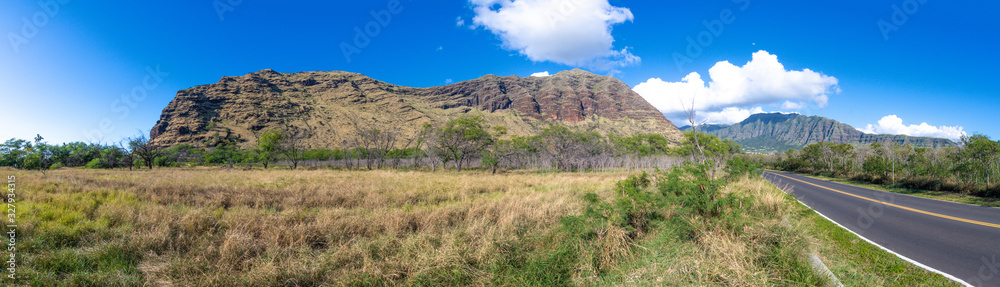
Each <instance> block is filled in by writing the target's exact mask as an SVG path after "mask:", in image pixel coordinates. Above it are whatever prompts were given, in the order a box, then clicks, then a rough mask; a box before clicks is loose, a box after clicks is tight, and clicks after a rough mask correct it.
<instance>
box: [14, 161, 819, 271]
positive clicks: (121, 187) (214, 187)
mask: <svg viewBox="0 0 1000 287" xmlns="http://www.w3.org/2000/svg"><path fill="white" fill-rule="evenodd" d="M705 168H707V165H706V166H702V167H693V166H686V167H684V168H678V169H675V170H672V171H670V172H662V173H655V174H653V175H645V174H642V175H637V174H635V173H633V174H632V176H628V174H626V173H503V174H496V175H493V174H490V173H488V172H486V171H477V172H469V173H461V174H459V173H451V172H436V173H428V172H416V171H415V172H399V171H379V170H375V171H336V170H294V171H293V170H274V169H271V170H249V171H237V170H229V169H221V168H193V169H157V170H141V171H133V172H126V171H116V170H89V169H60V170H54V171H49V172H47V173H46V174H44V175H43V174H41V173H38V172H25V171H18V170H13V169H5V170H4V171H6V172H8V173H11V174H15V175H17V177H18V183H19V184H20V187H19V190H21V191H20V194H19V198H20V204H21V207H20V210H19V211H18V214H19V216H20V218H21V220H22V221H21V222H22V223H21V226H20V228H21V229H20V231H19V232H21V236H23V237H22V238H23V240H22V241H19V244H20V245H19V246H18V248H19V256H21V258H23V259H22V260H23V261H22V262H21V263H20V264H21V265H20V266H22V267H21V268H22V269H21V270H19V274H20V276H21V279H20V280H21V281H20V282H21V283H24V284H26V285H32V286H55V285H64V286H94V285H97V286H143V285H146V286H386V285H388V286H498V285H499V286H560V285H598V286H600V285H621V284H630V285H631V284H635V285H729V286H773V285H781V286H801V285H820V284H823V283H824V282H825V279H824V278H822V277H821V276H818V275H816V273H815V272H813V271H812V269H811V268H810V267H809V265H808V264H807V263H806V261H805V256H807V254H808V252H811V251H812V250H815V249H816V248H815V247H814V243H812V242H813V240H812V239H810V237H809V235H808V234H807V233H806V232H804V231H802V230H803V229H801V228H799V227H798V226H799V224H800V223H799V221H798V220H797V217H798V215H797V214H798V213H799V212H800V211H801V210H800V209H801V207H796V206H795V205H794V204H793V202H794V200H792V199H790V198H788V197H786V196H785V195H784V194H783V193H781V192H780V191H778V190H777V189H775V188H774V187H773V186H770V185H769V184H768V183H767V182H766V181H764V180H762V179H760V178H759V177H754V176H749V177H748V176H735V175H733V176H732V177H730V181H729V182H728V183H725V182H724V181H721V180H711V179H708V178H706V177H705V174H704V172H705V170H704V169H705ZM743 172H746V170H744V171H743ZM724 183H725V184H724ZM695 191H697V192H695ZM784 218H789V219H790V220H791V222H792V223H793V224H792V225H791V226H790V225H786V224H783V219H784Z"/></svg>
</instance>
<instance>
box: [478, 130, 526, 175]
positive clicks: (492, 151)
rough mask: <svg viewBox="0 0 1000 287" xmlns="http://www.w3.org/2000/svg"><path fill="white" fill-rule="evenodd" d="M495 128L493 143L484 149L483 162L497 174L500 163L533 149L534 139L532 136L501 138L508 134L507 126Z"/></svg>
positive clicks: (492, 172)
mask: <svg viewBox="0 0 1000 287" xmlns="http://www.w3.org/2000/svg"><path fill="white" fill-rule="evenodd" d="M493 130H494V133H493V134H492V136H493V145H491V146H490V147H488V148H486V149H485V150H483V155H482V162H483V165H485V166H487V167H489V168H490V173H491V174H496V173H497V167H498V166H500V164H502V163H504V162H508V161H510V158H511V157H513V156H514V155H516V154H519V153H521V152H525V151H528V150H530V149H532V147H531V143H532V141H531V138H530V137H521V136H514V137H511V138H510V139H501V138H503V136H505V135H506V134H507V127H503V126H500V127H494V128H493Z"/></svg>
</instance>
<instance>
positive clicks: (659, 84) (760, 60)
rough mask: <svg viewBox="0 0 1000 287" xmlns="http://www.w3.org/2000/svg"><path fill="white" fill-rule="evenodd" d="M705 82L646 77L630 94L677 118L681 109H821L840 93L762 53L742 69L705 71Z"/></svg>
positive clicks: (832, 83)
mask: <svg viewBox="0 0 1000 287" xmlns="http://www.w3.org/2000/svg"><path fill="white" fill-rule="evenodd" d="M708 75H709V77H710V81H709V82H708V83H706V82H705V81H704V80H702V78H701V75H700V74H698V73H696V72H695V73H691V74H688V75H687V76H685V77H684V78H682V79H681V81H680V82H667V81H663V80H662V79H660V78H652V79H649V80H647V81H645V82H643V83H641V84H639V85H637V86H635V88H634V89H633V90H635V92H637V93H639V95H641V96H642V97H643V98H645V99H646V101H649V103H650V104H652V105H653V106H655V107H656V108H657V109H659V110H660V111H661V112H663V113H664V114H667V115H668V116H669V115H678V114H683V111H684V110H685V106H686V107H687V108H691V105H692V102H693V103H694V110H696V111H721V110H723V109H725V108H728V107H746V106H752V105H777V104H778V103H781V102H784V103H783V104H782V106H783V108H786V109H800V108H804V107H805V106H806V104H807V103H810V102H811V103H814V104H816V105H817V106H819V107H825V106H826V104H827V103H828V102H829V99H830V98H829V95H830V94H836V93H840V88H839V86H838V80H837V78H834V77H831V76H827V75H824V74H822V73H818V72H814V71H812V70H809V69H804V70H801V71H789V70H786V69H785V66H784V65H782V64H781V63H780V62H778V57H777V56H775V55H771V54H770V53H768V52H767V51H764V50H760V51H758V52H756V53H753V58H752V59H751V60H750V62H747V63H746V64H745V65H743V66H742V67H739V66H736V65H733V64H731V63H729V62H728V61H722V62H718V63H716V64H715V66H713V67H712V68H711V69H709V70H708Z"/></svg>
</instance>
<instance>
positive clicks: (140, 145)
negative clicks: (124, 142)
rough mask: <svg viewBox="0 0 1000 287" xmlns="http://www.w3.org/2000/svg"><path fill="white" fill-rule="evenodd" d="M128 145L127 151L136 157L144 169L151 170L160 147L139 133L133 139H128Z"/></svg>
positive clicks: (158, 154)
mask: <svg viewBox="0 0 1000 287" xmlns="http://www.w3.org/2000/svg"><path fill="white" fill-rule="evenodd" d="M128 145H129V150H131V151H132V153H133V154H135V156H138V157H139V159H140V160H142V162H143V163H144V164H145V165H146V167H148V168H149V169H153V161H154V160H156V157H157V156H160V147H158V146H156V145H155V144H153V143H151V142H149V138H148V137H146V134H145V133H143V132H141V131H140V132H139V134H138V135H136V136H135V137H132V138H129V139H128Z"/></svg>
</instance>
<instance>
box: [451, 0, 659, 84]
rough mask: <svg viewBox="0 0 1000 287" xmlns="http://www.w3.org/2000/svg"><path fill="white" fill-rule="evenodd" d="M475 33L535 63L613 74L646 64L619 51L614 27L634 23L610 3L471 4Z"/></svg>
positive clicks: (516, 0)
mask: <svg viewBox="0 0 1000 287" xmlns="http://www.w3.org/2000/svg"><path fill="white" fill-rule="evenodd" d="M469 2H470V3H471V4H472V5H473V11H474V12H475V14H476V16H475V17H474V18H473V19H472V21H473V23H474V25H475V26H476V27H484V28H485V29H487V30H490V31H491V32H493V34H496V35H497V36H498V37H500V39H501V40H502V41H503V45H504V47H505V48H506V49H509V50H515V51H518V52H519V53H521V54H523V55H525V56H527V57H528V59H531V60H532V61H537V62H542V61H551V62H555V63H559V64H564V65H570V66H588V67H593V68H595V69H599V70H605V71H613V70H614V69H615V68H616V67H624V66H629V65H633V64H637V63H639V62H640V61H641V59H640V58H639V57H637V56H635V55H633V54H632V53H631V52H629V50H628V49H629V48H628V47H625V48H624V49H620V50H618V49H615V48H614V41H615V39H614V37H612V36H611V30H612V29H611V27H612V26H613V25H615V24H619V23H624V22H626V21H632V20H633V19H634V16H633V15H632V11H631V10H629V9H628V8H622V7H614V6H611V3H609V2H608V0H469Z"/></svg>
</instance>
